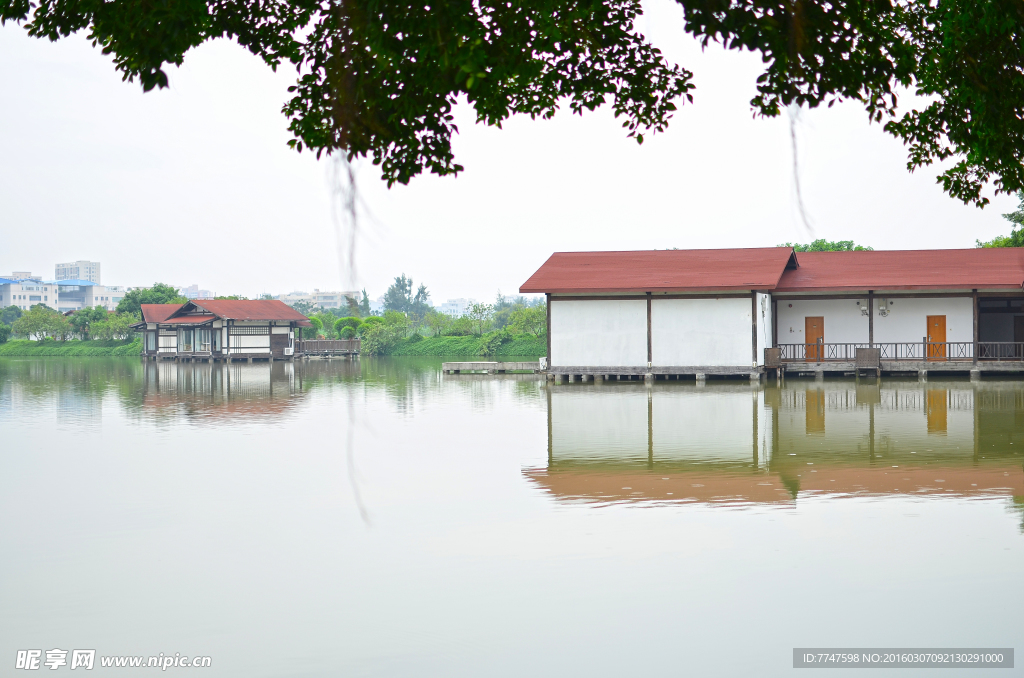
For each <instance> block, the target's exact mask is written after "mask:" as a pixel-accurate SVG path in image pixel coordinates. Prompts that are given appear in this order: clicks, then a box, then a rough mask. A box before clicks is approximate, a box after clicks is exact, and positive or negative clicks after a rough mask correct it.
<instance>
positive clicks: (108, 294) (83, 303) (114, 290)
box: [56, 280, 126, 313]
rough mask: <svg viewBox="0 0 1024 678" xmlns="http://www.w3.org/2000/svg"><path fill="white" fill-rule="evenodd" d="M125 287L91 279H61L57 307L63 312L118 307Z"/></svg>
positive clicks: (113, 308) (111, 309) (110, 309)
mask: <svg viewBox="0 0 1024 678" xmlns="http://www.w3.org/2000/svg"><path fill="white" fill-rule="evenodd" d="M125 293H126V292H125V288H124V287H122V286H120V285H110V286H105V285H97V284H95V283H93V282H92V281H90V280H61V281H59V283H58V296H57V305H56V309H57V310H58V311H60V312H61V313H67V312H68V311H78V310H81V309H83V308H92V307H94V306H100V307H102V308H104V309H106V310H107V311H113V310H115V309H116V308H117V304H118V302H120V301H121V300H122V299H124V295H125Z"/></svg>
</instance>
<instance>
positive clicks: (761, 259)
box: [519, 247, 802, 293]
mask: <svg viewBox="0 0 1024 678" xmlns="http://www.w3.org/2000/svg"><path fill="white" fill-rule="evenodd" d="M801 256H802V255H801ZM795 265H796V258H795V255H794V252H793V249H792V248H789V247H756V248H748V249H723V250H649V251H639V252H555V253H554V254H552V255H551V256H550V257H549V258H548V260H547V261H545V262H544V265H543V266H541V267H540V268H539V269H538V270H537V272H536V273H534V274H533V275H532V276H531V277H530V279H529V280H527V281H526V282H525V283H523V286H522V287H520V288H519V291H520V292H523V293H529V292H556V293H571V292H577V293H597V292H626V291H644V292H667V291H687V290H701V291H705V290H706V291H717V290H722V291H726V290H750V289H759V290H771V289H774V288H775V286H776V285H777V284H778V282H779V278H780V277H781V276H782V272H783V271H784V270H786V267H787V266H795Z"/></svg>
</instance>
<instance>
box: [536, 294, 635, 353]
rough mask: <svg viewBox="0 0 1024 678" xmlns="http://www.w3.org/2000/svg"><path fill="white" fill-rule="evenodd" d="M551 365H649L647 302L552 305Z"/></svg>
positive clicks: (595, 302) (564, 302) (584, 302)
mask: <svg viewBox="0 0 1024 678" xmlns="http://www.w3.org/2000/svg"><path fill="white" fill-rule="evenodd" d="M550 358H551V365H554V366H586V367H639V366H646V365H647V301H646V300H644V299H640V300H628V301H618V300H607V301H606V300H593V301H590V300H588V301H558V300H552V302H551V356H550Z"/></svg>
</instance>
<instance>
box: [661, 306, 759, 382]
mask: <svg viewBox="0 0 1024 678" xmlns="http://www.w3.org/2000/svg"><path fill="white" fill-rule="evenodd" d="M750 307H751V301H750V297H745V298H733V299H658V298H655V299H654V301H653V303H652V305H651V355H652V358H653V360H652V363H653V364H654V365H657V366H663V367H668V366H674V367H683V366H712V365H714V366H748V365H750V364H751V362H753V361H752V357H751V345H750V343H751V327H750V311H751V308H750ZM759 334H760V332H759ZM768 337H769V340H770V339H771V335H770V334H769V335H768ZM761 359H762V360H763V354H762V357H761ZM759 362H760V361H759Z"/></svg>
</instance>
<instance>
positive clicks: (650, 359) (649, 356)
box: [647, 292, 654, 369]
mask: <svg viewBox="0 0 1024 678" xmlns="http://www.w3.org/2000/svg"><path fill="white" fill-rule="evenodd" d="M652 362H654V355H653V351H652V350H651V293H650V292H648V293H647V368H648V369H650V367H651V363H652Z"/></svg>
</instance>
